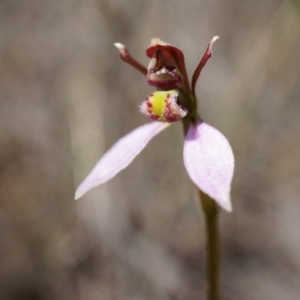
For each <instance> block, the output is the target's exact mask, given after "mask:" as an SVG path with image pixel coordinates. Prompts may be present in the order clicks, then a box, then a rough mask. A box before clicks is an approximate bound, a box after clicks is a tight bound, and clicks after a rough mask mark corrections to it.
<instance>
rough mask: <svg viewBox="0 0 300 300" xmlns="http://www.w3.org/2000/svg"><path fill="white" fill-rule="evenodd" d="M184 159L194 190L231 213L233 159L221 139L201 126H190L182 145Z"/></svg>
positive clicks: (223, 140) (215, 131) (228, 147)
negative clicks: (202, 193)
mask: <svg viewBox="0 0 300 300" xmlns="http://www.w3.org/2000/svg"><path fill="white" fill-rule="evenodd" d="M183 159H184V165H185V167H186V170H187V172H188V174H189V176H190V178H191V179H192V181H193V182H194V183H195V184H196V186H197V187H198V188H199V189H200V190H201V191H202V192H204V193H206V194H208V195H209V196H210V197H211V198H213V199H214V200H216V201H217V203H218V204H219V205H220V206H221V207H223V208H224V209H225V210H227V211H231V210H232V208H231V201H230V186H231V180H232V177H233V170H234V157H233V153H232V150H231V147H230V145H229V143H228V141H227V139H226V138H225V137H224V135H223V134H222V133H221V132H219V131H218V130H217V129H215V128H213V127H212V126H210V125H208V124H206V123H204V122H199V123H197V124H196V126H194V125H191V126H190V128H189V130H188V133H187V135H186V138H185V142H184V150H183Z"/></svg>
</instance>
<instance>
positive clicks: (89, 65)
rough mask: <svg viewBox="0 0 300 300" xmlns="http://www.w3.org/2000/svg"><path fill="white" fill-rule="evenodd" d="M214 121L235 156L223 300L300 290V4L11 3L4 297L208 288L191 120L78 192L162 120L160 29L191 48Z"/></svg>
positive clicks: (5, 27)
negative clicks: (101, 163)
mask: <svg viewBox="0 0 300 300" xmlns="http://www.w3.org/2000/svg"><path fill="white" fill-rule="evenodd" d="M216 34H217V35H219V36H220V40H219V41H218V42H217V43H216V44H215V47H214V55H213V58H212V59H211V60H210V61H209V62H208V64H207V66H206V67H205V70H204V71H203V72H202V74H201V78H200V80H199V82H198V85H197V94H198V98H199V107H200V110H201V115H202V116H203V118H204V119H205V120H206V121H208V122H210V123H211V124H212V125H214V126H215V127H217V128H218V129H219V130H221V131H222V132H223V133H224V134H225V135H226V136H227V137H228V139H229V141H230V143H231V145H232V148H233V150H234V153H235V156H236V170H235V177H234V182H233V191H232V199H233V206H234V212H233V213H231V214H227V213H225V212H224V213H222V214H221V234H222V244H221V246H222V249H221V250H222V270H221V272H222V278H221V280H222V281H221V282H222V283H221V291H222V298H221V299H224V300H225V299H231V300H234V299H237V300H239V299H243V300H263V299H264V300H267V299H272V300H282V299H285V300H293V299H295V300H297V299H299V295H300V284H299V282H300V233H299V227H300V198H299V194H300V176H299V174H300V161H299V153H300V138H299V135H300V118H299V114H300V102H299V100H300V5H299V2H298V0H294V1H279V0H265V1H260V0H253V1H246V0H222V1H220V0H187V1H181V0H148V1H145V0H144V1H142V0H128V1H126V0H98V1H97V0H86V1H79V0H52V1H47V0H26V1H17V0H1V1H0V185H1V188H0V257H1V264H0V299H1V300H2V299H3V300H6V299H9V300H15V299H22V300H40V299H43V300H44V299H45V300H48V299H57V300H60V299H74V300H75V299H80V300H94V299H97V300H106V299H116V300H117V299H122V300H125V299H130V300H134V299H136V300H139V299H149V300H150V299H157V300H167V299H178V300H181V299H182V300H183V299H184V300H186V299H204V295H205V253H204V247H205V238H204V224H203V217H202V216H200V217H199V215H198V213H197V210H196V205H195V191H194V188H193V186H192V184H191V182H190V181H189V178H188V176H187V174H186V172H185V169H184V166H183V162H182V141H183V136H182V130H181V125H180V124H175V125H174V126H173V127H172V128H170V129H169V130H166V131H165V132H163V133H161V134H160V135H159V136H158V137H156V138H155V139H154V140H153V141H152V142H151V143H150V145H149V146H148V147H147V149H146V150H145V151H144V152H143V153H142V154H141V155H140V156H139V157H138V159H136V160H135V161H134V163H133V164H132V165H131V166H130V167H129V168H128V169H126V170H125V171H124V172H122V173H121V174H119V175H118V176H117V177H116V178H114V179H113V180H111V181H110V182H109V183H107V184H105V185H103V186H101V187H100V188H98V189H96V190H94V191H92V192H90V193H89V194H87V195H86V196H85V197H84V198H83V199H81V200H80V201H78V202H75V201H74V200H73V195H74V190H75V187H76V185H78V184H79V183H80V182H81V180H83V178H84V177H85V176H86V174H87V173H88V172H89V171H90V169H91V168H92V166H93V165H94V164H95V162H96V161H97V160H98V159H99V157H100V156H101V155H102V154H103V153H104V152H105V151H106V150H107V149H108V148H109V147H110V146H111V145H112V144H113V143H114V142H115V141H116V140H117V139H118V138H120V137H122V136H123V135H125V134H126V133H128V132H129V131H131V130H132V129H133V128H135V127H136V126H139V125H141V124H144V123H145V122H148V120H146V119H145V117H144V116H142V115H140V114H139V113H138V112H137V107H138V105H139V103H140V102H141V101H142V100H143V99H144V98H145V97H146V95H147V94H148V93H149V92H150V91H151V90H152V89H151V88H150V87H148V86H147V85H146V83H145V78H143V76H141V75H140V74H139V73H138V72H137V71H136V70H134V69H131V68H130V67H129V66H128V65H126V64H125V63H123V62H122V61H121V60H120V59H119V55H118V53H117V50H116V49H114V47H113V43H114V42H122V43H124V44H125V45H127V46H128V48H129V50H130V51H131V53H132V54H133V55H134V56H135V57H136V58H137V59H138V60H140V61H141V62H142V63H144V64H147V63H148V60H147V58H146V56H145V49H146V47H147V46H148V45H149V42H150V38H151V37H152V36H159V37H160V38H162V39H164V40H166V41H168V42H170V43H172V44H174V45H176V46H178V47H179V48H181V49H182V51H183V52H184V53H185V57H186V64H187V68H188V71H189V74H190V76H191V74H192V72H193V70H194V68H195V67H196V64H197V63H198V61H199V59H200V58H201V56H202V54H203V52H204V50H205V48H206V46H207V44H208V42H209V40H210V39H211V38H212V36H213V35H216Z"/></svg>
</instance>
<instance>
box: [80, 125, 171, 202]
mask: <svg viewBox="0 0 300 300" xmlns="http://www.w3.org/2000/svg"><path fill="white" fill-rule="evenodd" d="M168 126H169V124H168V123H160V122H152V123H149V124H146V125H143V126H140V127H138V128H136V129H135V130H133V131H132V132H130V133H129V134H127V135H126V136H124V137H123V138H121V139H120V140H118V141H117V142H116V143H115V144H114V145H113V146H112V147H111V148H110V149H109V150H108V151H107V152H106V153H105V154H104V155H103V156H102V158H101V159H100V160H99V162H98V163H97V164H96V166H95V167H94V169H93V170H92V171H91V173H90V174H89V175H88V176H87V177H86V179H85V180H84V181H83V182H82V183H81V184H80V185H79V186H78V188H77V190H76V193H75V199H78V198H80V197H82V196H83V195H84V194H85V193H86V192H88V191H89V190H91V189H92V188H94V187H96V186H98V185H100V184H102V183H105V182H106V181H108V180H110V179H111V178H113V177H114V176H115V175H116V174H118V173H119V172H120V171H121V170H123V169H124V168H126V167H127V166H128V165H129V164H130V163H131V162H132V161H133V160H134V158H135V157H136V156H137V155H138V154H140V152H141V151H142V150H143V149H144V148H145V147H146V145H147V144H148V143H149V141H150V140H151V139H152V138H153V137H154V136H156V135H157V134H158V133H160V132H161V131H162V130H163V129H165V128H167V127H168Z"/></svg>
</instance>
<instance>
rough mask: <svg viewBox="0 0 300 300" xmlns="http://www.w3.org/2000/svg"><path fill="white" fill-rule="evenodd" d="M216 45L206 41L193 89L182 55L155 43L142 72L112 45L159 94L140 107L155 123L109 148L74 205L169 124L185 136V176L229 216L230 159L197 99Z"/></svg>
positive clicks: (226, 144)
mask: <svg viewBox="0 0 300 300" xmlns="http://www.w3.org/2000/svg"><path fill="white" fill-rule="evenodd" d="M217 39H218V37H217V36H216V37H214V38H213V39H212V40H211V41H210V43H209V45H208V47H207V49H206V52H205V54H204V55H203V57H202V59H201V61H200V62H199V64H198V66H197V68H196V70H195V72H194V74H193V77H192V82H191V85H190V84H189V80H188V76H187V72H186V68H185V62H184V56H183V53H182V52H181V51H180V50H179V49H178V48H176V47H174V46H172V45H170V44H168V43H165V42H163V41H161V40H160V39H158V38H153V39H152V40H151V45H150V47H149V48H148V49H147V51H146V54H147V56H148V57H149V58H150V62H149V65H148V68H146V67H144V66H143V65H142V64H140V63H139V62H137V61H136V60H135V59H134V58H133V57H132V56H131V55H130V54H129V52H128V50H127V48H126V47H125V46H124V45H122V44H120V43H116V44H115V46H116V47H117V48H118V49H119V51H120V56H121V58H122V60H124V61H125V62H127V63H128V64H130V65H131V66H133V67H134V68H136V69H137V70H138V71H140V72H141V73H142V74H144V75H145V76H146V78H147V82H148V83H149V84H150V85H151V86H154V87H156V88H157V89H158V90H157V91H155V92H153V93H151V94H150V95H149V96H148V97H147V98H146V100H145V101H144V102H143V103H142V104H141V105H140V111H141V112H142V113H143V114H145V115H146V116H147V117H149V118H150V119H152V120H154V121H155V122H152V123H149V124H146V125H143V126H140V127H138V128H136V129H135V130H133V131H132V132H131V133H129V134H128V135H126V136H125V137H123V138H121V139H120V140H119V141H118V142H117V143H116V144H115V145H113V146H112V147H111V149H110V150H108V151H107V152H106V153H105V154H104V155H103V157H102V158H101V159H100V160H99V162H98V163H97V164H96V166H95V167H94V169H93V170H92V171H91V172H90V174H89V175H88V176H87V177H86V179H85V180H84V181H83V182H82V183H81V184H80V185H79V187H78V189H77V191H76V195H75V198H76V199H78V198H80V197H81V196H83V195H84V194H85V193H86V192H88V191H89V190H90V189H92V188H94V187H96V186H98V185H100V184H102V183H104V182H106V181H108V180H110V179H111V178H113V177H114V176H115V175H116V174H117V173H119V172H120V171H121V170H123V169H124V168H125V167H127V166H128V165H129V164H130V163H131V162H132V161H133V159H134V158H135V157H136V156H137V155H138V154H139V153H140V152H141V151H142V150H143V149H144V148H145V146H146V145H147V144H148V143H149V142H150V140H151V139H152V138H153V137H154V136H156V135H157V134H158V133H160V132H161V131H162V130H164V129H165V128H167V127H168V126H169V125H170V123H172V122H176V121H179V120H182V121H183V126H184V130H185V140H184V145H183V148H184V150H183V159H184V165H185V168H186V170H187V173H188V175H189V176H190V178H191V180H192V181H193V182H194V184H195V185H196V186H197V187H198V188H199V189H200V190H201V191H202V192H203V193H205V194H207V195H209V196H210V197H211V198H212V199H214V200H215V201H216V202H217V203H218V204H219V205H220V206H221V207H223V208H224V209H225V210H227V211H231V200H230V188H231V181H232V177H233V171H234V156H233V153H232V150H231V147H230V145H229V142H228V141H227V139H226V138H225V137H224V136H223V134H222V133H221V132H220V131H218V130H217V129H215V128H214V127H212V126H210V125H209V124H207V123H205V122H203V121H202V119H201V118H200V116H199V113H198V111H197V100H196V95H195V86H196V82H197V80H198V78H199V75H200V73H201V71H202V69H203V67H204V66H205V64H206V62H207V61H208V59H209V58H210V57H211V55H212V45H213V43H214V42H215V41H216V40H217ZM157 121H158V122H157Z"/></svg>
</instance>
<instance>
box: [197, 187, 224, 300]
mask: <svg viewBox="0 0 300 300" xmlns="http://www.w3.org/2000/svg"><path fill="white" fill-rule="evenodd" d="M198 195H199V201H200V205H201V206H202V209H203V212H204V216H205V225H206V262H207V263H206V264H207V273H208V276H207V300H218V299H219V260H220V258H219V234H218V212H219V210H218V207H217V205H216V203H215V201H214V200H212V199H211V198H210V197H209V196H208V195H206V194H204V193H202V192H201V191H200V190H198Z"/></svg>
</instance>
